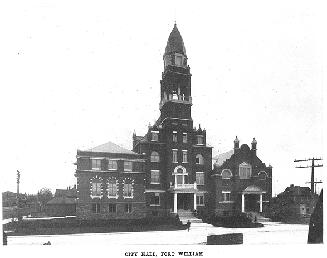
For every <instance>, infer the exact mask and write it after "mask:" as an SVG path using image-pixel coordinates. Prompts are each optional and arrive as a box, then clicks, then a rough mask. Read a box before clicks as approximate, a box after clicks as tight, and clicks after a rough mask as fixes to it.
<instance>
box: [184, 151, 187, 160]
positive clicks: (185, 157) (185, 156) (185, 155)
mask: <svg viewBox="0 0 327 258" xmlns="http://www.w3.org/2000/svg"><path fill="white" fill-rule="evenodd" d="M183 163H187V150H183Z"/></svg>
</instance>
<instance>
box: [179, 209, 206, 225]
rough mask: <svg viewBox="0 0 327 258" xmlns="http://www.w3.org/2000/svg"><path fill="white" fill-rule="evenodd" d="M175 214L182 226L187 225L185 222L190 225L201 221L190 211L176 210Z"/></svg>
mask: <svg viewBox="0 0 327 258" xmlns="http://www.w3.org/2000/svg"><path fill="white" fill-rule="evenodd" d="M177 214H178V216H179V219H180V221H181V222H182V223H183V224H185V223H187V221H190V222H191V223H202V219H198V218H196V217H195V216H194V214H193V212H192V211H190V210H178V211H177Z"/></svg>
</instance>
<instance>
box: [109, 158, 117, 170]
mask: <svg viewBox="0 0 327 258" xmlns="http://www.w3.org/2000/svg"><path fill="white" fill-rule="evenodd" d="M107 160H108V170H109V171H117V170H118V164H117V160H112V159H107ZM109 161H116V167H117V168H109Z"/></svg>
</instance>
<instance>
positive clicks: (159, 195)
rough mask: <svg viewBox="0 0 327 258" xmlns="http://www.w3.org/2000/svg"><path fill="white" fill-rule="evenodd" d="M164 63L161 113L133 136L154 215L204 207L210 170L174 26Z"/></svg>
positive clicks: (208, 151)
mask: <svg viewBox="0 0 327 258" xmlns="http://www.w3.org/2000/svg"><path fill="white" fill-rule="evenodd" d="M163 60H164V71H163V73H162V79H161V81H160V85H161V88H160V93H161V94H160V96H161V98H160V103H159V108H160V112H161V115H160V117H159V118H158V120H157V121H156V122H155V123H154V124H153V125H149V126H148V132H147V133H146V135H144V136H137V135H136V134H134V135H133V150H134V151H135V152H137V153H139V154H144V155H145V157H146V162H145V172H146V174H145V179H146V180H145V195H146V202H147V206H148V212H149V213H152V214H167V213H169V212H174V213H177V212H179V211H182V210H189V211H191V210H199V209H203V208H204V207H205V206H206V205H207V204H208V198H207V191H208V189H207V184H208V180H210V173H211V169H212V164H211V162H212V161H211V160H212V148H211V147H210V146H209V145H208V144H207V140H206V130H205V129H202V128H201V127H200V125H199V127H198V128H195V127H193V120H192V115H191V107H192V95H191V73H190V67H189V65H188V63H187V55H186V50H185V46H184V42H183V39H182V37H181V34H180V33H179V31H178V29H177V26H176V24H175V26H174V28H173V30H172V32H171V33H170V35H169V38H168V42H167V46H166V49H165V53H164V55H163Z"/></svg>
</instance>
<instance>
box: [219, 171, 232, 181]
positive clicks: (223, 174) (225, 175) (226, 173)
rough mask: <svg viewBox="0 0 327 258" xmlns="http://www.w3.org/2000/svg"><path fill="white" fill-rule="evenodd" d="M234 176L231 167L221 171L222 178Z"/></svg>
mask: <svg viewBox="0 0 327 258" xmlns="http://www.w3.org/2000/svg"><path fill="white" fill-rule="evenodd" d="M232 176H233V174H232V172H231V171H230V170H229V169H224V170H223V171H222V172H221V178H222V179H230V178H231V177H232Z"/></svg>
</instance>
